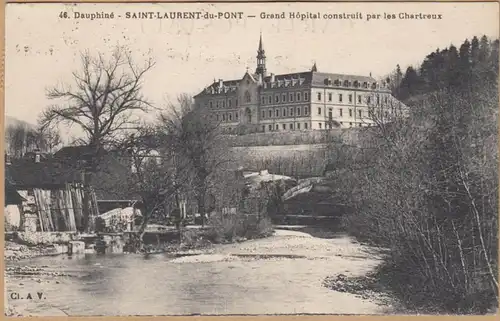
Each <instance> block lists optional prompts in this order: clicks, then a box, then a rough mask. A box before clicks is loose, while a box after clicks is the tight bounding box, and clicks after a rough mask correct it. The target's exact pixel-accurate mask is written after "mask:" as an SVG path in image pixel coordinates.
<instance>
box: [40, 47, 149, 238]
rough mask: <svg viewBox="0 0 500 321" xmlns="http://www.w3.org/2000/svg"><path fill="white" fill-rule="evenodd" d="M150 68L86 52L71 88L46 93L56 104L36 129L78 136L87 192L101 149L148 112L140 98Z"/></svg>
mask: <svg viewBox="0 0 500 321" xmlns="http://www.w3.org/2000/svg"><path fill="white" fill-rule="evenodd" d="M154 64H155V63H154V61H153V60H152V59H147V60H146V62H145V64H144V65H143V66H138V65H136V64H135V63H134V61H133V59H132V56H131V52H130V51H127V50H126V48H124V47H117V48H115V49H114V50H113V52H112V53H111V56H110V58H109V59H106V57H105V56H104V55H103V54H102V53H98V54H97V55H96V56H92V55H91V54H90V53H89V52H88V51H86V52H84V53H82V54H81V70H79V71H74V72H73V73H72V78H73V82H74V86H71V85H68V84H66V85H64V84H63V85H62V86H59V88H58V87H54V88H51V89H48V91H47V96H48V98H49V99H53V100H57V101H58V103H57V104H55V105H52V106H50V107H49V108H48V109H47V110H45V111H44V112H43V114H42V117H41V119H40V124H41V126H42V128H46V127H48V126H53V125H57V124H65V125H68V126H77V127H79V128H80V129H81V130H82V131H83V133H84V137H83V139H82V142H83V144H85V145H87V146H89V147H90V148H91V150H92V155H91V159H90V160H89V162H88V164H87V166H86V168H85V171H86V175H85V180H86V181H85V185H86V186H87V188H88V187H89V186H90V185H91V181H92V176H93V174H95V173H96V172H97V169H98V165H99V162H100V160H101V158H102V156H103V155H102V153H101V152H102V151H103V149H104V148H106V146H108V145H109V144H111V143H112V142H113V140H115V139H117V137H119V136H120V134H122V133H123V132H124V131H126V130H130V129H133V128H134V127H136V126H137V123H138V118H137V115H134V114H135V113H137V112H148V111H149V110H150V109H151V107H152V106H151V104H150V103H149V102H148V101H147V100H146V99H145V98H144V96H143V95H142V85H143V78H144V75H145V74H146V73H147V72H148V71H149V70H150V69H151V68H153V66H154ZM86 215H87V216H88V215H89V213H88V211H87V213H86ZM86 221H87V219H86ZM87 223H88V222H87ZM87 228H90V226H88V224H87Z"/></svg>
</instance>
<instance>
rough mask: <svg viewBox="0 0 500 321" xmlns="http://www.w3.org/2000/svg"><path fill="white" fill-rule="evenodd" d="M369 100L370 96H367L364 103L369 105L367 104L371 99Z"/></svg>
mask: <svg viewBox="0 0 500 321" xmlns="http://www.w3.org/2000/svg"><path fill="white" fill-rule="evenodd" d="M370 98H371V97H370V96H368V97H367V98H366V103H367V104H369V103H370V102H371V99H370Z"/></svg>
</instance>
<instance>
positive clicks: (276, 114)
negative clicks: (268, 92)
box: [274, 109, 280, 117]
mask: <svg viewBox="0 0 500 321" xmlns="http://www.w3.org/2000/svg"><path fill="white" fill-rule="evenodd" d="M274 116H275V117H279V116H280V111H279V110H278V109H276V110H275V111H274Z"/></svg>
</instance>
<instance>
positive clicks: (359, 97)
mask: <svg viewBox="0 0 500 321" xmlns="http://www.w3.org/2000/svg"><path fill="white" fill-rule="evenodd" d="M361 97H362V96H361V95H359V96H358V103H360V104H361Z"/></svg>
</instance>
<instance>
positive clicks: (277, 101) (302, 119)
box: [194, 36, 404, 132]
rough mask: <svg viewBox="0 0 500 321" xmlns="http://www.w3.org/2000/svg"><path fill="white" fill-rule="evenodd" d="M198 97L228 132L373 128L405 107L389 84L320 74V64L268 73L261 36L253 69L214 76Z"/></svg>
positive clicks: (197, 102)
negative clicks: (240, 74) (232, 76)
mask: <svg viewBox="0 0 500 321" xmlns="http://www.w3.org/2000/svg"><path fill="white" fill-rule="evenodd" d="M194 99H195V104H196V105H197V107H199V108H205V109H207V110H209V111H210V118H211V119H213V120H214V121H218V122H220V124H221V126H222V128H223V129H224V130H225V131H227V132H233V131H236V130H237V129H238V128H239V127H245V128H248V129H250V130H251V131H254V132H276V131H293V130H321V129H329V128H352V127H362V126H372V125H373V124H374V123H375V122H377V121H383V122H385V121H389V120H390V119H391V118H392V117H394V116H395V115H397V114H398V113H402V112H403V111H402V110H403V107H404V105H403V104H402V103H400V102H399V101H397V100H396V99H395V98H394V97H393V96H392V95H391V91H390V90H389V88H388V86H387V84H386V83H385V82H383V83H379V82H377V81H376V80H375V79H374V78H372V77H371V76H356V75H344V74H335V73H326V72H319V71H318V68H317V66H316V63H315V64H314V65H313V66H312V68H311V70H310V71H305V72H298V73H290V74H280V75H275V74H273V73H268V72H267V68H266V55H265V51H264V47H263V43H262V36H261V37H260V40H259V46H258V50H257V66H256V69H255V72H254V73H250V72H249V71H248V70H247V71H246V73H245V74H244V75H243V77H242V78H241V79H239V80H227V81H226V80H222V79H219V80H218V81H215V80H214V82H213V83H212V84H210V85H209V86H207V87H206V88H205V89H204V90H203V91H202V92H200V93H199V94H198V95H196V96H195V97H194Z"/></svg>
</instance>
